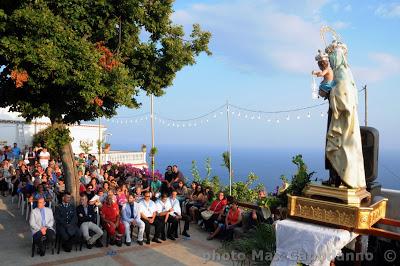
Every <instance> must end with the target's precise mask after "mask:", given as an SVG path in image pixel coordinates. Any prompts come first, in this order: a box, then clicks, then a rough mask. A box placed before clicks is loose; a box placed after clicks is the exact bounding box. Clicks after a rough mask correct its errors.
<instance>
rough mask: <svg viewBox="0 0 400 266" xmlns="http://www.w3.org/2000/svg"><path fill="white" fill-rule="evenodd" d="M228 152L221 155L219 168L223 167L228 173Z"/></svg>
mask: <svg viewBox="0 0 400 266" xmlns="http://www.w3.org/2000/svg"><path fill="white" fill-rule="evenodd" d="M229 157H230V156H229V151H225V152H223V153H222V160H223V161H222V164H221V166H224V167H225V168H226V169H228V172H229V166H230V158H229Z"/></svg>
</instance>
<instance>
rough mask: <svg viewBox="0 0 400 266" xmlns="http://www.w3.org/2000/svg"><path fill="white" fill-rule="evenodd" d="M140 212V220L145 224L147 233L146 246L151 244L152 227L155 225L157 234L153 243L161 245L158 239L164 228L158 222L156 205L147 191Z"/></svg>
mask: <svg viewBox="0 0 400 266" xmlns="http://www.w3.org/2000/svg"><path fill="white" fill-rule="evenodd" d="M139 211H140V218H141V219H142V221H143V222H144V224H145V228H144V230H145V233H146V240H147V241H146V244H148V245H149V244H150V226H151V225H154V226H155V234H154V238H153V239H152V241H153V242H156V243H161V241H160V240H158V237H159V235H160V231H161V226H163V225H162V224H160V223H159V222H158V220H156V214H157V207H156V204H155V203H154V201H152V200H151V199H150V192H149V191H146V192H145V194H144V200H142V202H141V203H140V206H139Z"/></svg>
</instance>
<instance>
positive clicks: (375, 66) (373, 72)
mask: <svg viewBox="0 0 400 266" xmlns="http://www.w3.org/2000/svg"><path fill="white" fill-rule="evenodd" d="M368 58H369V59H370V62H371V64H370V65H372V66H363V67H354V68H353V72H354V77H355V79H356V81H358V82H361V83H374V82H378V81H381V80H384V79H387V78H391V77H393V76H397V75H400V58H399V57H396V56H394V55H391V54H388V53H370V54H369V55H368Z"/></svg>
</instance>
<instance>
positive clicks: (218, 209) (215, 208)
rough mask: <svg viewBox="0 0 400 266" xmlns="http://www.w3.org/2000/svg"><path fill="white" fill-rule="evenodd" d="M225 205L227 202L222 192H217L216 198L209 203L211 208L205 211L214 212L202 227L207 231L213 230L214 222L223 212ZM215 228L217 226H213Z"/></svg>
mask: <svg viewBox="0 0 400 266" xmlns="http://www.w3.org/2000/svg"><path fill="white" fill-rule="evenodd" d="M226 204H227V200H226V198H225V195H224V192H222V191H220V192H218V198H217V199H216V200H214V201H213V202H212V203H211V206H210V207H209V208H208V209H207V210H209V211H212V212H214V213H213V215H212V216H211V217H210V218H209V219H208V220H205V221H204V225H205V227H206V229H207V230H208V231H212V230H215V229H216V228H214V226H213V225H214V222H215V221H217V220H218V217H219V215H220V214H222V213H223V212H224V209H225V206H226ZM215 226H217V224H215Z"/></svg>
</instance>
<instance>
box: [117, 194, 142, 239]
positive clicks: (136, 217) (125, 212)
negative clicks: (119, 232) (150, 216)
mask: <svg viewBox="0 0 400 266" xmlns="http://www.w3.org/2000/svg"><path fill="white" fill-rule="evenodd" d="M122 222H123V223H124V225H125V237H126V240H125V242H126V245H127V246H130V245H131V241H132V240H131V225H136V226H137V227H139V233H138V240H137V242H138V244H139V245H143V233H144V228H145V224H144V222H143V221H142V220H140V210H139V204H138V203H135V197H134V196H133V195H132V194H131V195H129V197H128V203H127V204H125V205H124V206H123V207H122Z"/></svg>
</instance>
